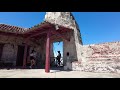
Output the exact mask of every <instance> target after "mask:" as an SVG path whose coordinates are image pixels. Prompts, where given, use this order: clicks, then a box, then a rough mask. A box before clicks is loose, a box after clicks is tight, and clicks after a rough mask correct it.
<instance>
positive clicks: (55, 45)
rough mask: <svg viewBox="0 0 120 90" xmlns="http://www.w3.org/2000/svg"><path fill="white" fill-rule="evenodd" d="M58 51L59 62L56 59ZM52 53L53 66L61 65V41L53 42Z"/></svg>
mask: <svg viewBox="0 0 120 90" xmlns="http://www.w3.org/2000/svg"><path fill="white" fill-rule="evenodd" d="M58 51H60V54H61V58H60V64H59V61H58V60H57V56H58ZM53 53H54V66H56V67H63V41H60V42H54V43H53Z"/></svg>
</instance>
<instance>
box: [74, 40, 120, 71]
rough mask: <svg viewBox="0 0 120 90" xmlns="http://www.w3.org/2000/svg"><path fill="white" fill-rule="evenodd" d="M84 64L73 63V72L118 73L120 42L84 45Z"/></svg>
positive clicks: (119, 66) (119, 67) (119, 68)
mask: <svg viewBox="0 0 120 90" xmlns="http://www.w3.org/2000/svg"><path fill="white" fill-rule="evenodd" d="M82 57H83V58H82V62H72V70H78V71H87V72H114V73H115V72H117V71H118V70H120V42H111V43H104V44H92V45H84V46H83V48H82Z"/></svg>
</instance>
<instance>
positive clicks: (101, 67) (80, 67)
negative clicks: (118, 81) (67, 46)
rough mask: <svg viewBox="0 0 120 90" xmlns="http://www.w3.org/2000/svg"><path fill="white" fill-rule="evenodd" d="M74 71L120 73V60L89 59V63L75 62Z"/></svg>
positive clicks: (73, 64)
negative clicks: (119, 71)
mask: <svg viewBox="0 0 120 90" xmlns="http://www.w3.org/2000/svg"><path fill="white" fill-rule="evenodd" d="M72 70H73V71H84V72H99V73H103V72H105V73H106V72H107V73H108V72H109V73H118V72H117V71H118V70H120V62H115V61H104V60H103V61H102V60H101V61H89V62H87V63H80V62H73V63H72Z"/></svg>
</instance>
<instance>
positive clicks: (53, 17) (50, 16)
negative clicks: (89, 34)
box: [45, 12, 82, 64]
mask: <svg viewBox="0 0 120 90" xmlns="http://www.w3.org/2000/svg"><path fill="white" fill-rule="evenodd" d="M45 21H47V22H49V23H52V24H54V25H60V26H64V27H67V28H70V29H72V30H73V33H72V36H71V38H70V42H68V41H65V40H64V41H63V54H64V56H63V57H64V58H63V61H64V62H63V63H64V64H66V58H67V56H66V53H67V52H69V53H70V58H71V59H70V60H72V61H75V60H79V61H81V60H82V59H81V47H80V45H81V46H82V39H81V34H80V30H79V27H78V25H77V23H76V21H75V19H74V17H73V15H72V13H70V12H46V15H45Z"/></svg>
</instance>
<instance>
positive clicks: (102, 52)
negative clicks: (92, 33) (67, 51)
mask: <svg viewBox="0 0 120 90" xmlns="http://www.w3.org/2000/svg"><path fill="white" fill-rule="evenodd" d="M82 56H83V57H85V59H86V60H95V59H96V58H99V59H114V58H117V59H120V42H111V43H103V44H92V45H84V46H83V48H82Z"/></svg>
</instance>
